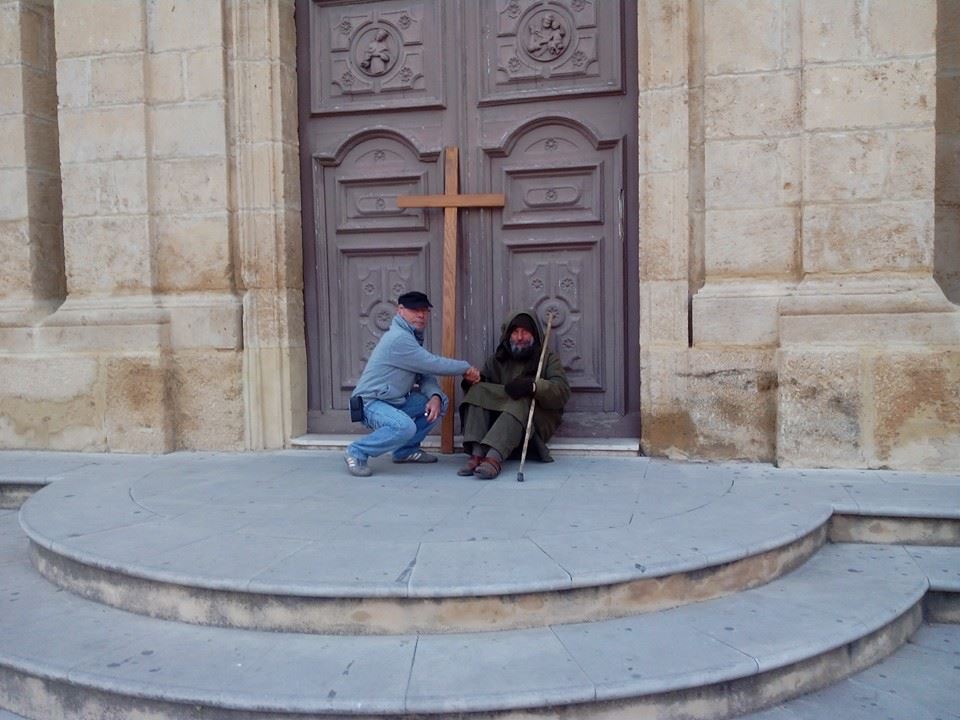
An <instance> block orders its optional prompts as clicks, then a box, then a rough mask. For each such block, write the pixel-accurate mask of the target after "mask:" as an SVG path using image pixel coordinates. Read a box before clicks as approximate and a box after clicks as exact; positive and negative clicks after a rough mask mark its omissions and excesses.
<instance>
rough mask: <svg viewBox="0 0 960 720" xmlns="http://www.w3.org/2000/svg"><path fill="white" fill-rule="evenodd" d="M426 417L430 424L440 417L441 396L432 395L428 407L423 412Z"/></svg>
mask: <svg viewBox="0 0 960 720" xmlns="http://www.w3.org/2000/svg"><path fill="white" fill-rule="evenodd" d="M423 414H424V416H426V418H427V421H428V422H433V421H434V420H436V419H437V418H438V417H440V396H439V395H431V396H430V399H429V400H427V407H426V409H425V410H424V411H423Z"/></svg>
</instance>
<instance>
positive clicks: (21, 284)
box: [0, 0, 64, 343]
mask: <svg viewBox="0 0 960 720" xmlns="http://www.w3.org/2000/svg"><path fill="white" fill-rule="evenodd" d="M0 88H2V92H0V188H2V192H0V268H3V271H2V272H0V328H9V327H11V326H15V325H17V324H19V323H22V322H25V321H29V320H30V319H31V318H34V317H36V316H38V315H40V316H42V315H44V314H46V313H48V312H50V310H51V308H52V307H53V306H55V305H56V304H57V303H58V302H60V300H61V299H62V298H63V294H64V277H63V242H62V233H63V230H62V221H61V211H60V202H61V201H60V196H61V192H60V161H59V154H58V146H57V94H56V55H55V50H54V33H53V6H52V2H50V0H46V1H45V0H0ZM9 335H10V331H9V330H7V331H4V330H2V329H0V337H9ZM8 342H10V343H12V342H13V340H12V338H9V339H8Z"/></svg>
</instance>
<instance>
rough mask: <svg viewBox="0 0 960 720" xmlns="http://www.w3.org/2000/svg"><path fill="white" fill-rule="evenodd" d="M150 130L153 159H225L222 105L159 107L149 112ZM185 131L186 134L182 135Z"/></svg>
mask: <svg viewBox="0 0 960 720" xmlns="http://www.w3.org/2000/svg"><path fill="white" fill-rule="evenodd" d="M152 127H153V141H152V151H153V155H154V156H155V157H160V158H192V157H209V156H215V157H223V156H225V155H226V149H227V147H226V142H227V141H226V133H227V130H226V110H225V108H224V106H223V103H222V102H203V103H181V104H176V105H160V106H158V107H156V108H154V109H153V110H152ZM185 128H188V129H189V132H184V129H185Z"/></svg>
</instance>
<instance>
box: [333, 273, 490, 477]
mask: <svg viewBox="0 0 960 720" xmlns="http://www.w3.org/2000/svg"><path fill="white" fill-rule="evenodd" d="M432 307H433V305H431V304H430V300H429V299H428V298H427V296H426V295H425V294H424V293H422V292H408V293H404V294H403V295H401V296H400V297H399V298H398V299H397V314H396V316H395V317H394V318H393V322H392V323H391V324H390V329H389V330H387V332H386V333H384V335H383V337H381V338H380V342H378V343H377V346H376V347H375V348H374V349H373V352H372V353H370V359H369V360H367V365H366V367H364V369H363V373H361V375H360V380H359V382H358V383H357V387H356V388H354V391H353V397H354V398H362V402H363V419H362V422H363V424H364V425H366V426H367V427H368V428H370V429H371V430H373V432H372V433H370V434H369V435H367V436H366V437H363V438H360V439H359V440H356V441H355V442H352V443H350V445H349V447H347V452H346V454H345V455H344V460H345V461H346V463H347V470H348V471H349V473H350V474H351V475H355V476H358V477H366V476H368V475H370V474H371V471H370V466H369V465H367V460H368V459H370V458H372V457H376V456H377V455H382V454H383V453H386V452H390V453H392V454H393V461H394V462H395V463H433V462H436V461H437V457H436V456H435V455H431V454H430V453H427V452H424V451H423V450H421V449H420V443H421V442H423V439H424V438H425V437H426V436H427V433H429V432H430V430H432V429H433V427H434V426H435V425H436V424H437V423H438V422H440V418H442V417H443V415H444V413H446V411H447V402H448V400H447V396H446V395H444V394H443V392H442V391H441V390H440V385H439V384H437V379H436V378H435V377H434V376H435V375H463V377H464V380H465V381H468V382H469V381H476V380H479V378H480V371H479V370H477V369H476V368H475V367H473V366H472V365H471V364H470V363H468V362H467V361H466V360H455V359H453V358H445V357H441V356H440V355H434V354H433V353H431V352H429V351H428V350H427V349H426V348H424V347H423V331H424V330H425V329H426V327H427V321H428V320H429V319H430V308H432Z"/></svg>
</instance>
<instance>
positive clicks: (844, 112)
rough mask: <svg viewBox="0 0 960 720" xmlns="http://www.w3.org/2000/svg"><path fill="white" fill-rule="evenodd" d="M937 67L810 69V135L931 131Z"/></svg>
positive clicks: (806, 82)
mask: <svg viewBox="0 0 960 720" xmlns="http://www.w3.org/2000/svg"><path fill="white" fill-rule="evenodd" d="M935 75H936V63H935V61H934V60H932V59H923V60H896V61H890V62H885V63H880V64H872V65H862V66H830V67H819V66H816V65H812V66H809V67H808V68H807V69H806V70H805V71H804V74H803V94H804V97H805V98H806V111H805V113H804V124H805V126H806V127H807V128H808V129H827V128H847V127H854V128H856V127H878V126H882V125H929V124H931V123H932V122H933V119H934V113H935V108H936V87H935Z"/></svg>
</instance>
